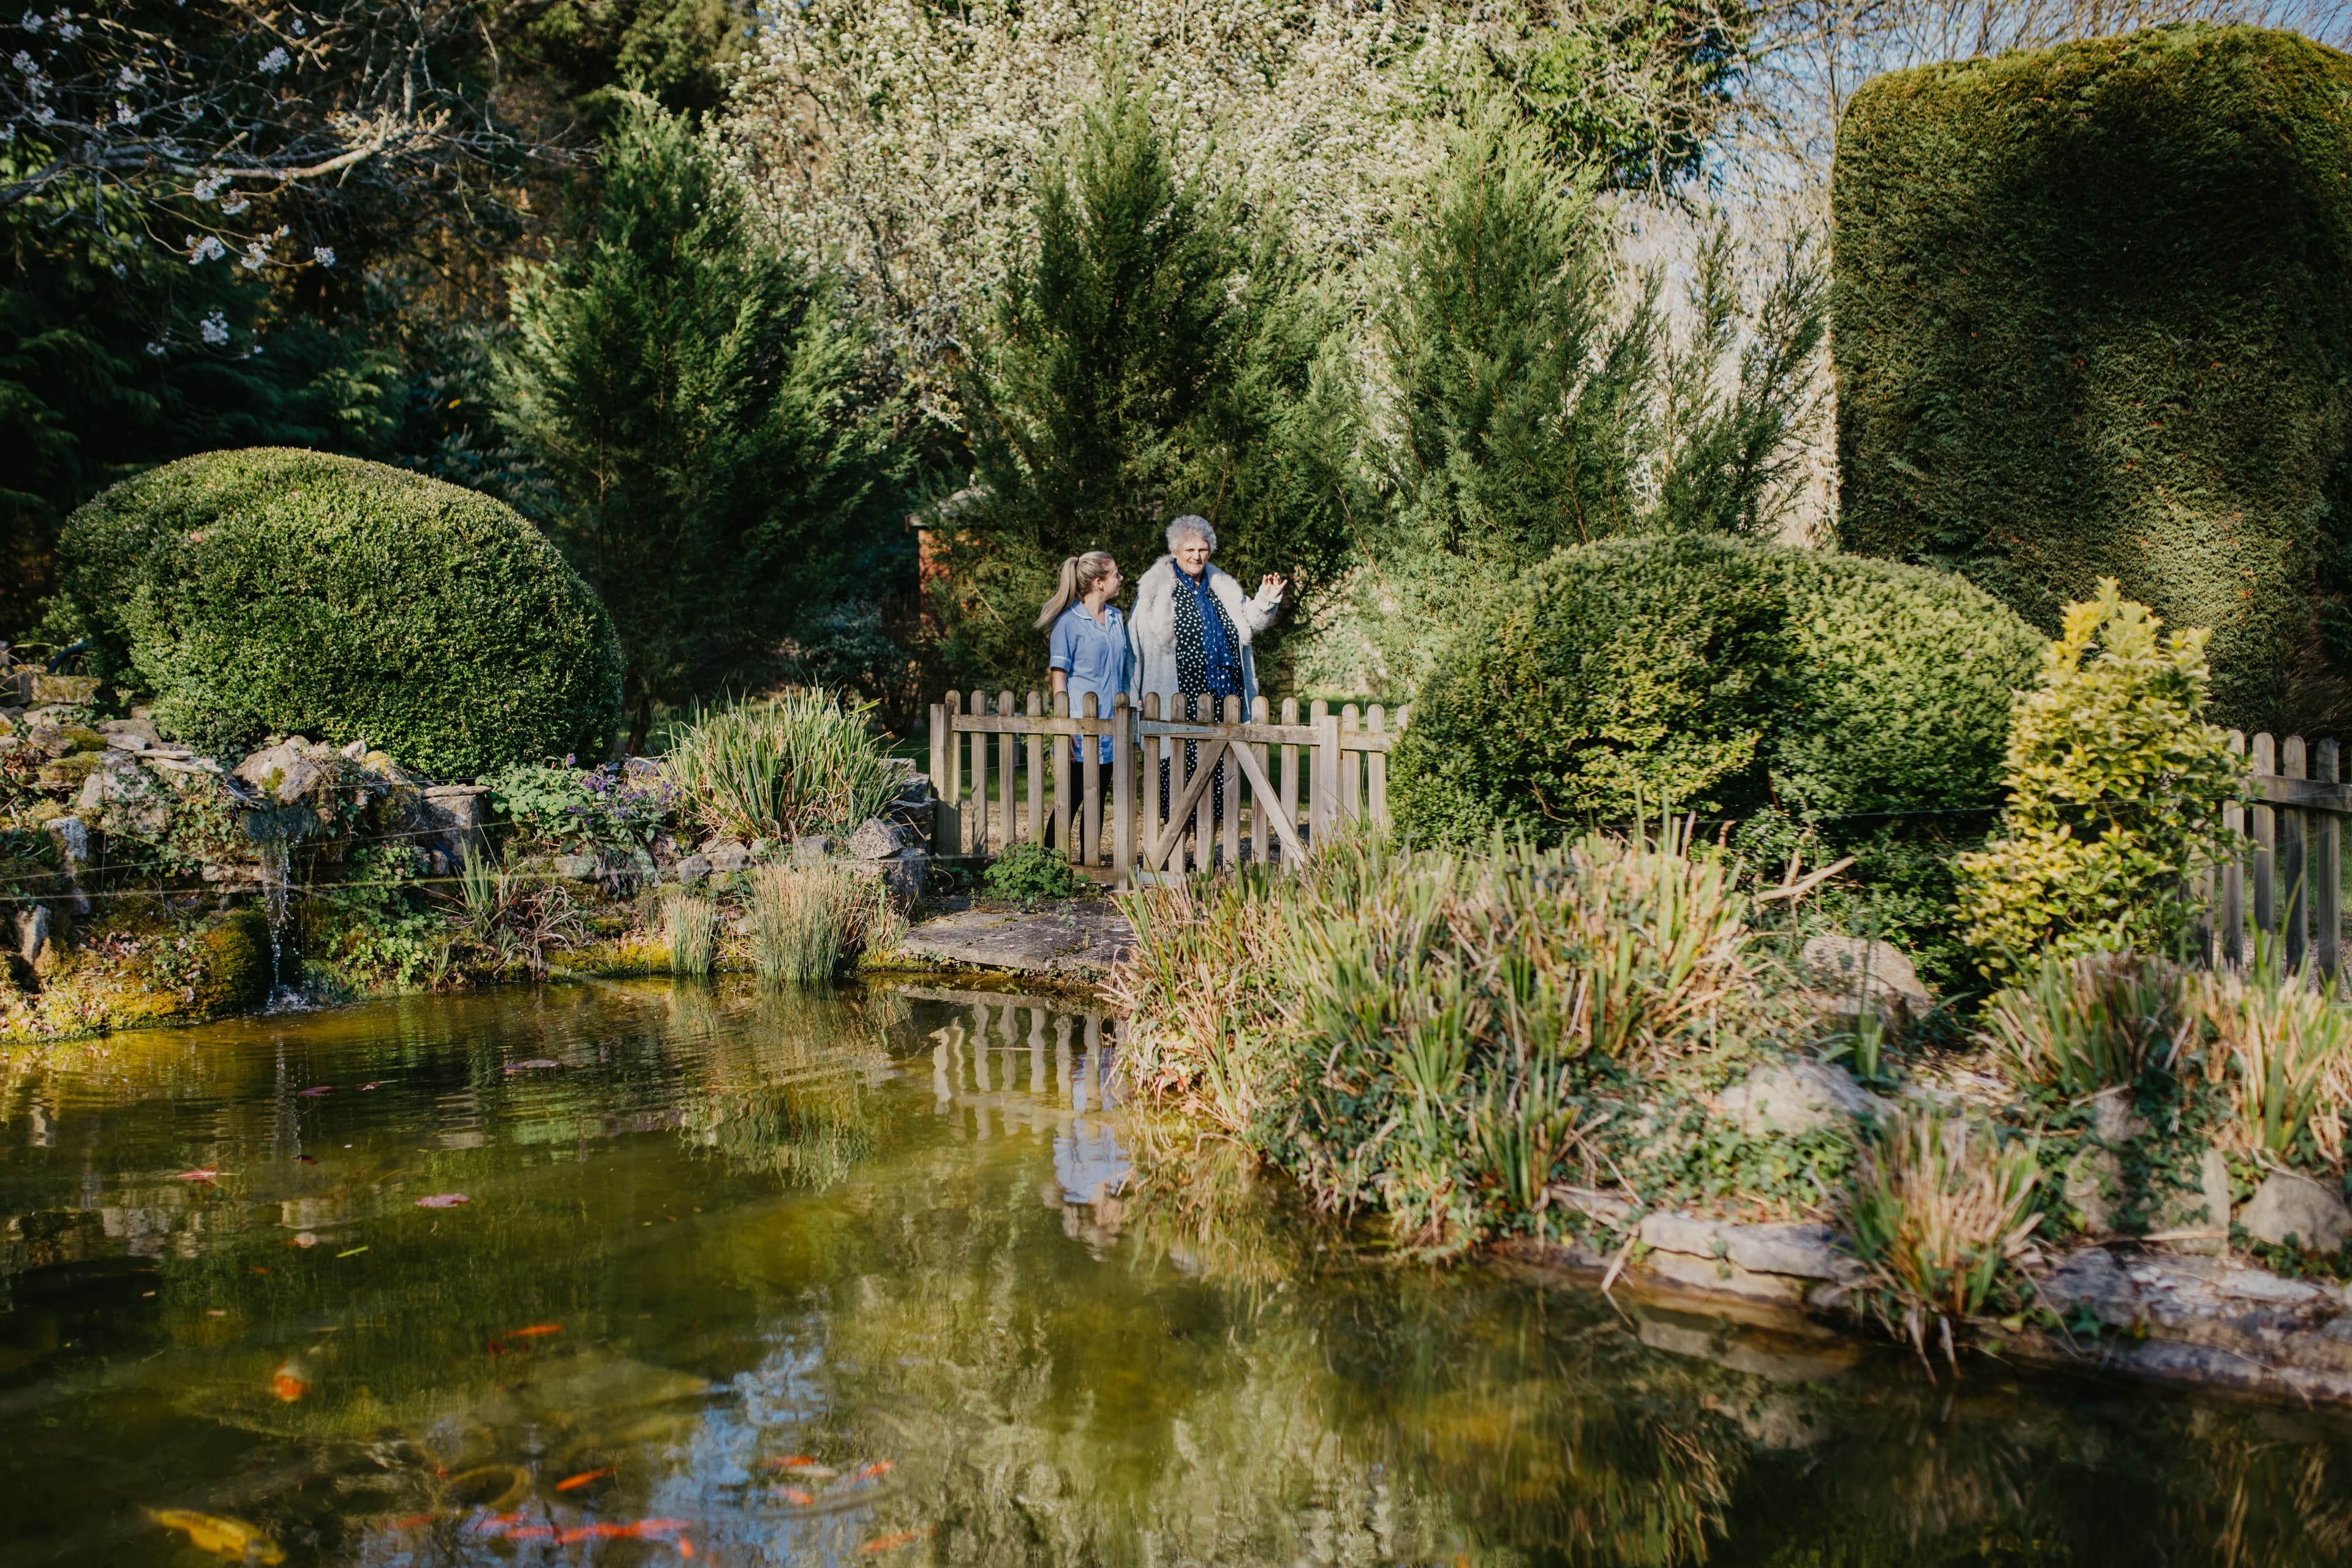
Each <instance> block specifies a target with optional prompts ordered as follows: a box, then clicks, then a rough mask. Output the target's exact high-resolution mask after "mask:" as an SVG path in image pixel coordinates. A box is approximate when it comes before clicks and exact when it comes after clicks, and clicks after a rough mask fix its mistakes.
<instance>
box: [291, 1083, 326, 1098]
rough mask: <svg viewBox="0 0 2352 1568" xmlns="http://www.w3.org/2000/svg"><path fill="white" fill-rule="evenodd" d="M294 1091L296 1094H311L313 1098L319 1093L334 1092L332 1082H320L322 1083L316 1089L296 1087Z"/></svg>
mask: <svg viewBox="0 0 2352 1568" xmlns="http://www.w3.org/2000/svg"><path fill="white" fill-rule="evenodd" d="M294 1092H295V1093H297V1094H305V1095H310V1096H312V1097H314V1098H315V1097H317V1096H319V1095H321V1094H332V1093H334V1092H335V1086H334V1085H333V1084H331V1083H322V1084H320V1085H319V1086H318V1087H317V1088H316V1089H296V1090H295V1091H294Z"/></svg>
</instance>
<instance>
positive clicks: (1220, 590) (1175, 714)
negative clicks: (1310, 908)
mask: <svg viewBox="0 0 2352 1568" xmlns="http://www.w3.org/2000/svg"><path fill="white" fill-rule="evenodd" d="M1216 548H1217V531H1216V530H1215V529H1213V528H1211V527H1210V526H1209V521H1208V519H1206V518H1202V517H1180V518H1178V519H1177V520H1176V521H1173V522H1171V523H1170V524H1169V525H1168V553H1167V554H1165V555H1163V556H1161V557H1160V559H1159V560H1158V561H1157V562H1155V563H1153V564H1152V567H1151V570H1150V571H1149V572H1146V573H1145V574H1143V581H1142V582H1141V583H1140V584H1137V587H1136V591H1135V609H1134V611H1133V613H1131V614H1130V615H1129V616H1128V622H1127V626H1128V637H1129V641H1130V642H1131V643H1133V644H1134V647H1135V692H1136V696H1137V699H1138V700H1141V699H1143V698H1145V697H1158V698H1159V699H1160V712H1161V713H1162V714H1163V715H1165V716H1167V717H1168V718H1171V719H1174V718H1179V717H1181V718H1184V719H1187V720H1213V719H1216V718H1219V717H1221V716H1222V714H1223V709H1224V699H1226V698H1228V697H1238V698H1240V699H1241V700H1242V712H1243V715H1244V717H1246V716H1247V715H1248V713H1249V710H1250V705H1251V704H1252V703H1253V702H1255V700H1257V667H1256V664H1255V660H1254V659H1253V658H1251V654H1250V643H1251V640H1252V639H1253V638H1255V637H1256V636H1257V635H1258V634H1259V633H1260V632H1263V631H1265V629H1266V628H1267V627H1268V626H1272V625H1274V617H1275V614H1276V611H1278V610H1279V609H1280V608H1281V607H1282V594H1283V590H1284V589H1285V588H1286V587H1287V586H1288V584H1286V582H1285V581H1284V580H1283V579H1282V578H1280V577H1277V576H1275V575H1274V574H1272V573H1268V574H1266V575H1265V576H1264V577H1262V578H1260V579H1259V580H1258V585H1257V595H1256V597H1255V598H1250V597H1246V596H1244V595H1243V593H1242V585H1241V584H1239V583H1236V582H1234V580H1233V578H1232V577H1231V576H1229V575H1227V574H1225V573H1223V572H1220V571H1218V570H1217V569H1216V568H1215V567H1214V566H1212V565H1211V564H1209V555H1210V552H1213V551H1214V550H1215V549H1216ZM1204 699H1206V700H1204ZM1198 760H1199V758H1198V748H1197V747H1196V746H1195V745H1194V744H1193V743H1192V742H1189V741H1188V742H1185V744H1184V776H1185V778H1186V779H1187V781H1189V780H1190V779H1191V778H1192V769H1193V767H1194V766H1195V765H1196V763H1198ZM1224 788H1225V780H1224V768H1223V765H1222V764H1220V766H1219V767H1218V769H1217V778H1216V780H1215V783H1214V784H1213V790H1214V797H1213V804H1212V805H1211V807H1210V810H1211V813H1212V815H1213V816H1222V815H1223V812H1224ZM1169 805H1170V795H1169V778H1168V767H1167V764H1166V763H1161V764H1160V810H1161V811H1163V812H1165V811H1167V810H1168V809H1169ZM1206 858H1207V857H1206V856H1205V854H1203V855H1202V862H1203V863H1205V862H1206Z"/></svg>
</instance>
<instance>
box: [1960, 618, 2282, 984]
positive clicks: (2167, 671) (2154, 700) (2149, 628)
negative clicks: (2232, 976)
mask: <svg viewBox="0 0 2352 1568" xmlns="http://www.w3.org/2000/svg"><path fill="white" fill-rule="evenodd" d="M2160 624H2161V623H2160V622H2158V619H2157V617H2156V616H2152V615H2150V614H2148V611H2147V606H2146V605H2136V604H2133V603H2132V602H2131V601H2129V600H2127V599H2125V598H2124V597H2122V595H2120V594H2119V593H2118V592H2117V591H2116V583H2115V579H2113V578H2111V577H2108V578H2102V579H2100V582H2099V593H2098V597H2097V598H2095V599H2094V600H2092V601H2091V602H2089V603H2088V604H2081V605H2067V606H2066V624H2065V634H2064V635H2063V637H2060V638H2059V639H2058V641H2056V642H2055V643H2053V644H2052V645H2051V646H2050V648H2049V651H2048V652H2047V654H2046V655H2045V656H2044V657H2043V659H2042V677H2041V684H2040V686H2039V688H2038V689H2035V690H2032V691H2030V692H2027V693H2025V694H2024V695H2023V696H2021V697H2020V698H2019V699H2018V702H2017V709H2016V716H2015V718H2014V720H2013V721H2012V722H2011V727H2010V732H2009V751H2008V761H2007V773H2008V784H2009V797H2010V798H2009V805H2008V807H2007V808H2006V810H2005V811H2004V812H2003V814H2002V816H2001V825H2000V830H1999V831H1998V832H1997V833H1996V834H1995V836H1994V837H1992V838H1991V839H1990V840H1989V841H1988V842H1987V843H1986V845H1985V847H1984V848H1983V849H1982V850H1981V851H1980V852H1978V853H1975V854H1967V855H1962V856H1960V857H1959V858H1958V863H1957V864H1958V872H1959V897H1958V910H1959V915H1960V919H1961V921H1962V923H1963V926H1964V928H1965V930H1964V935H1965V937H1966V939H1967V941H1968V942H1969V945H1970V946H1971V947H1973V948H1974V949H1975V950H1976V952H1977V955H1978V967H1979V970H1981V971H1982V973H1984V974H1985V975H1986V976H1988V977H1989V978H1992V979H1996V980H1998V979H2000V978H2002V977H2004V976H2006V975H2009V974H2011V973H2015V972H2016V971H2018V970H2020V969H2021V968H2022V967H2024V965H2025V964H2027V963H2030V962H2031V961H2032V955H2034V954H2035V953H2038V952H2052V953H2054V954H2056V955H2058V956H2061V957H2065V956H2071V955H2072V954H2074V953H2079V952H2097V951H2103V950H2104V951H2113V952H2121V951H2125V950H2127V949H2136V950H2137V951H2140V952H2167V951H2168V950H2169V949H2170V948H2171V947H2172V945H2173V942H2174V939H2175V938H2176V936H2177V935H2178V934H2179V932H2180V931H2182V930H2183V929H2184V928H2185V927H2186V925H2187V924H2188V922H2189V920H2190V918H2191V916H2192V914H2193V912H2194V910H2193V909H2192V907H2191V903H2190V901H2189V900H2187V899H2184V898H2182V897H2181V896H2180V890H2181V889H2183V888H2186V887H2189V886H2193V885H2194V881H2195V873H2196V872H2197V871H2198V870H2199V869H2200V868H2204V867H2208V866H2210V865H2211V864H2212V863H2213V862H2214V861H2216V860H2217V859H2219V858H2221V857H2222V856H2223V855H2224V854H2225V853H2226V852H2227V851H2228V850H2229V848H2230V847H2231V835H2230V833H2229V832H2228V830H2227V829H2225V828H2224V827H2223V826H2221V808H2222V805H2223V804H2224V803H2225V802H2228V801H2230V800H2231V799H2234V798H2235V797H2236V796H2237V795H2238V794H2239V793H2240V791H2241V789H2242V784H2243V781H2244V778H2245V767H2246V764H2245V760H2244V759H2243V758H2242V757H2240V756H2236V755H2233V754H2232V753H2231V751H2230V741H2229V735H2228V733H2227V732H2226V731H2223V730H2221V728H2220V727H2218V726H2216V725H2212V724H2209V723H2207V722H2205V719H2204V712H2205V702H2206V689H2207V687H2208V685H2209V684H2210V676H2209V673H2208V671H2207V669H2206V664H2205V643H2206V639H2207V636H2208V634H2207V633H2206V632H2205V631H2204V630H2203V629H2202V628H2191V629H2189V630H2188V631H2178V632H2172V633H2169V634H2168V635H2165V636H2162V637H2159V636H2158V629H2157V628H2158V626H2159V625H2160Z"/></svg>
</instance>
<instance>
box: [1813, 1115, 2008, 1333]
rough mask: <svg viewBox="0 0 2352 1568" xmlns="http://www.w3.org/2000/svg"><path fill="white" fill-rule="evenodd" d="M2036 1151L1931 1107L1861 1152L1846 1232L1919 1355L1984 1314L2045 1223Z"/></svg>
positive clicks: (1884, 1313) (1883, 1306) (1882, 1312)
mask: <svg viewBox="0 0 2352 1568" xmlns="http://www.w3.org/2000/svg"><path fill="white" fill-rule="evenodd" d="M2040 1179H2041V1173H2040V1171H2039V1170H2038V1168H2037V1165H2036V1162H2035V1160H2034V1155H2033V1151H2032V1148H2031V1147H2030V1146H2028V1145H2026V1144H2023V1143H2009V1144H2006V1145H2004V1144H2003V1143H2001V1142H2000V1139H1999V1136H1998V1134H1996V1133H1995V1132H1994V1131H1993V1130H1992V1129H1990V1127H1987V1126H1985V1125H1983V1124H1981V1123H1971V1122H1970V1121H1969V1119H1968V1118H1967V1117H1966V1116H1955V1115H1952V1114H1951V1113H1949V1112H1948V1111H1946V1110H1942V1109H1940V1108H1937V1107H1932V1106H1914V1107H1910V1108H1907V1109H1906V1110H1903V1111H1901V1112H1899V1113H1898V1114H1897V1115H1896V1116H1895V1118H1894V1119H1893V1120H1892V1121H1889V1122H1888V1124H1887V1125H1886V1127H1885V1130H1884V1131H1883V1132H1882V1134H1881V1135H1880V1137H1879V1139H1878V1140H1877V1141H1876V1142H1874V1143H1873V1144H1871V1145H1870V1146H1869V1147H1867V1148H1864V1150H1863V1151H1862V1153H1861V1157H1860V1159H1859V1160H1858V1161H1857V1162H1856V1164H1855V1169H1854V1183H1853V1200H1852V1203H1851V1205H1850V1206H1849V1208H1848V1211H1847V1224H1848V1226H1849V1227H1850V1229H1851V1230H1852V1232H1853V1243H1854V1248H1855V1250H1856V1251H1857V1252H1858V1253H1860V1254H1861V1257H1862V1259H1863V1261H1864V1263H1865V1264H1867V1265H1868V1266H1869V1268H1870V1271H1871V1275H1872V1278H1873V1280H1874V1283H1875V1286H1876V1289H1875V1290H1874V1292H1873V1296H1874V1302H1873V1305H1874V1310H1876V1312H1877V1314H1878V1316H1879V1319H1880V1321H1883V1322H1885V1324H1886V1326H1887V1327H1888V1328H1889V1329H1890V1330H1896V1331H1901V1332H1902V1333H1904V1334H1905V1335H1906V1336H1907V1337H1908V1338H1909V1339H1910V1341H1911V1342H1912V1344H1913V1345H1915V1346H1916V1347H1917V1348H1918V1350H1919V1352H1920V1353H1921V1354H1922V1355H1925V1354H1926V1353H1927V1335H1928V1333H1929V1331H1930V1330H1931V1329H1932V1330H1934V1331H1937V1332H1938V1333H1939V1334H1940V1336H1941V1338H1942V1342H1943V1346H1944V1352H1945V1354H1946V1355H1947V1356H1950V1355H1951V1354H1952V1353H1953V1351H1952V1320H1953V1319H1955V1318H1969V1317H1973V1316H1976V1315H1978V1314H1979V1313H1981V1312H1982V1311H1983V1310H1984V1309H1985V1307H1986V1306H1987V1305H1988V1304H1989V1303H1990V1302H1991V1301H1992V1300H1994V1299H1995V1294H1996V1291H1998V1290H1999V1289H2000V1287H2001V1285H2002V1283H2003V1277H2004V1275H2005V1274H2007V1273H2008V1272H2009V1271H2010V1270H2011V1268H2012V1266H2013V1263H2014V1260H2015V1259H2016V1258H2017V1257H2018V1255H2019V1254H2020V1253H2021V1252H2022V1251H2023V1250H2024V1248H2025V1243H2026V1237H2029V1236H2031V1235H2032V1233H2033V1228H2034V1226H2037V1225H2038V1224H2040V1223H2041V1219H2042V1216H2041V1215H2039V1214H2037V1213H2035V1212H2034V1205H2033V1195H2034V1188H2035V1186H2036V1185H2037V1184H2038V1183H2039V1182H2040Z"/></svg>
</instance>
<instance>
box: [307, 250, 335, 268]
mask: <svg viewBox="0 0 2352 1568" xmlns="http://www.w3.org/2000/svg"><path fill="white" fill-rule="evenodd" d="M310 259H311V260H313V261H315V262H317V263H318V264H319V265H320V266H321V267H332V266H333V265H334V264H335V247H333V246H331V245H314V246H312V247H310Z"/></svg>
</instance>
